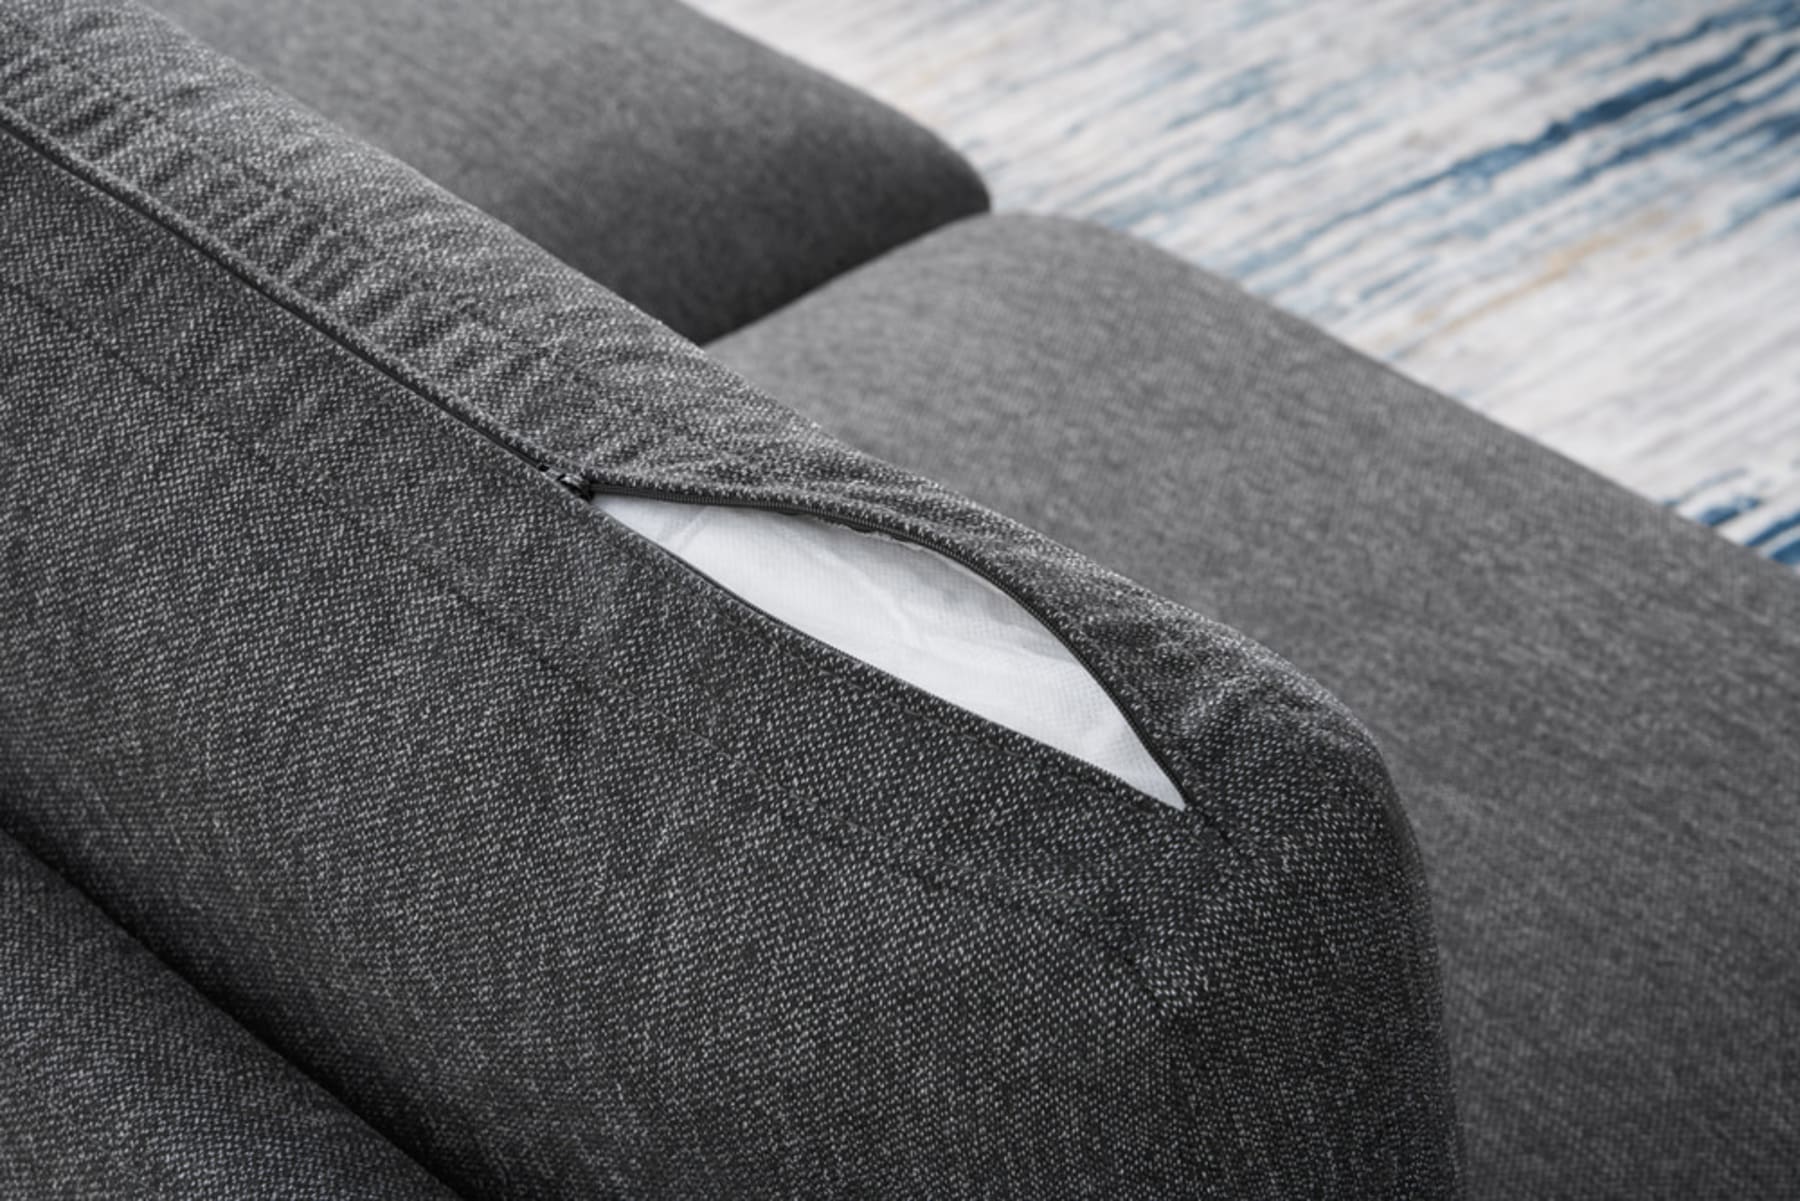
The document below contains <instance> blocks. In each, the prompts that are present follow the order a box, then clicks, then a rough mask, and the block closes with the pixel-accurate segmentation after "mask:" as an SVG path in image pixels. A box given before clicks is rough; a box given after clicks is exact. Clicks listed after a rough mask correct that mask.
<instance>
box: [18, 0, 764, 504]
mask: <svg viewBox="0 0 1800 1201" xmlns="http://www.w3.org/2000/svg"><path fill="white" fill-rule="evenodd" d="M0 21H7V22H9V23H11V24H13V25H14V26H15V27H16V28H18V29H20V30H21V31H23V32H24V33H25V34H27V35H28V36H30V37H32V38H33V39H34V40H35V41H36V43H37V49H38V51H39V53H41V54H43V55H45V56H46V57H48V58H50V59H51V60H52V61H53V62H54V64H55V65H57V66H60V67H62V68H63V69H64V71H65V72H67V73H70V74H73V75H76V76H79V77H80V78H79V79H78V80H77V81H76V83H77V85H78V86H79V85H80V84H82V83H83V82H85V84H86V85H87V86H89V87H91V88H93V89H96V90H98V91H100V92H101V93H103V94H104V95H106V96H108V97H110V98H111V99H112V100H114V101H116V102H117V103H118V104H119V105H120V106H121V107H123V108H125V109H127V110H129V111H130V112H132V113H134V114H135V115H137V116H139V117H141V118H142V119H144V120H147V121H149V122H150V123H151V124H152V125H155V126H156V127H157V128H159V129H161V130H163V131H164V132H165V133H166V134H168V135H169V137H171V138H173V139H174V140H175V141H176V143H177V144H179V145H180V146H181V147H183V148H184V149H186V150H188V151H189V152H191V153H193V154H195V155H197V156H198V157H199V158H201V159H203V160H204V161H205V162H207V163H209V164H211V165H212V166H214V167H217V168H220V169H221V170H224V171H227V172H229V173H231V174H233V175H236V176H237V177H239V178H240V179H241V180H242V181H243V182H245V183H247V184H249V185H250V186H252V187H254V188H258V189H260V190H262V191H263V192H264V193H266V194H267V195H270V196H274V197H277V198H279V199H281V200H283V201H285V202H286V203H287V204H288V205H290V206H291V207H292V208H294V209H295V210H298V212H299V213H300V214H301V215H302V216H304V217H306V218H308V219H310V220H312V221H314V222H316V223H317V224H318V225H319V226H320V227H321V228H322V229H324V230H326V231H327V232H328V233H330V234H331V235H332V236H333V237H335V238H338V239H341V240H342V241H345V242H348V243H350V244H351V245H352V246H354V247H357V248H359V249H360V250H361V251H362V252H363V254H364V257H365V259H367V260H370V261H372V262H374V263H376V264H378V265H380V266H382V267H384V268H386V269H387V270H389V271H392V272H393V273H394V274H395V275H396V276H398V277H399V278H400V279H401V280H402V281H404V282H405V283H407V284H408V285H410V286H409V289H408V292H409V295H410V296H412V297H414V298H416V299H421V300H423V301H425V302H426V303H428V304H434V305H442V306H443V307H447V308H450V309H451V310H452V311H453V312H455V313H456V314H457V315H458V316H461V317H463V318H465V319H467V320H468V321H469V322H471V323H472V324H474V325H476V326H479V327H480V328H481V329H483V330H485V331H487V332H488V333H489V334H490V335H491V336H493V337H494V338H497V339H499V340H500V342H501V343H502V344H503V345H504V346H505V347H507V348H509V349H511V350H513V351H514V352H517V353H522V354H524V355H526V356H528V357H530V358H531V359H532V360H534V361H541V362H542V363H543V364H544V366H545V368H546V369H547V370H548V371H549V372H550V373H551V374H552V375H560V376H562V377H563V378H564V379H565V380H569V381H573V382H576V383H580V384H585V385H586V386H587V387H588V388H589V389H591V390H592V391H594V392H596V393H598V394H599V395H600V396H602V397H605V398H606V401H607V403H615V404H620V405H622V406H624V407H627V408H630V409H632V410H634V411H636V412H637V413H638V414H639V415H641V416H643V417H646V418H650V419H654V420H656V421H658V422H662V423H665V424H675V425H678V426H679V427H680V437H679V439H678V441H679V444H680V445H683V446H687V447H691V448H696V449H699V450H703V451H705V452H706V453H707V454H709V455H716V456H718V457H720V458H724V459H727V460H729V461H730V462H732V463H734V464H736V465H737V466H739V467H741V468H743V469H744V470H745V471H746V472H747V473H749V474H751V475H752V476H760V475H761V472H760V470H759V469H758V467H757V465H756V464H755V463H752V462H750V461H749V460H747V459H745V458H744V457H743V456H742V455H741V454H740V453H738V452H735V451H732V450H730V449H728V448H722V447H718V446H714V445H713V444H712V443H710V442H708V441H706V440H705V439H703V438H702V437H701V435H700V434H699V432H698V431H696V430H694V429H693V428H692V426H691V425H690V424H688V423H687V422H685V421H682V420H679V416H678V415H677V418H676V419H675V420H673V421H671V414H670V413H668V412H663V411H660V410H657V409H655V408H653V407H652V406H651V405H649V404H648V403H646V402H645V401H644V400H642V399H641V398H639V397H636V396H632V395H629V394H623V393H620V394H615V393H614V392H613V391H612V390H611V389H609V388H607V387H606V385H605V384H604V383H603V382H602V381H601V380H599V379H598V378H597V377H595V376H594V375H592V374H591V373H590V369H589V368H587V367H585V366H582V365H580V364H571V363H568V362H567V361H565V360H564V359H562V358H561V357H560V355H558V354H557V353H556V352H554V351H552V350H549V349H548V348H546V347H545V346H544V345H543V344H542V343H540V342H534V341H531V340H530V339H528V338H527V336H526V335H525V334H524V333H522V332H521V331H519V330H516V329H513V328H511V327H510V326H508V325H507V324H506V323H505V322H504V320H503V319H502V318H499V317H497V316H495V315H494V314H493V313H491V312H490V311H489V310H487V309H486V308H483V307H482V306H481V305H480V303H479V301H478V300H477V299H476V298H474V297H471V296H469V295H468V294H467V293H465V292H462V291H460V290H458V289H457V288H455V287H454V286H449V285H448V284H447V282H446V281H445V280H444V279H443V278H442V277H437V278H432V277H427V276H425V275H424V274H423V273H421V272H420V271H419V270H418V268H417V266H416V265H414V264H411V263H407V262H402V261H400V260H398V259H396V258H395V257H393V256H392V255H391V254H390V253H389V252H388V251H386V250H384V249H383V248H382V247H381V246H380V245H379V244H377V243H376V242H374V241H373V240H371V239H370V238H369V236H368V235H367V234H364V233H362V232H360V231H357V230H349V229H345V228H344V227H343V226H341V225H339V224H338V223H337V222H335V221H333V220H332V219H331V218H330V217H329V216H328V215H326V214H325V213H323V212H321V211H320V210H319V209H318V208H316V207H315V206H313V205H311V204H309V203H308V202H306V201H305V200H302V199H301V198H300V197H298V196H296V195H294V194H293V193H292V192H290V191H288V190H287V189H286V188H285V187H283V186H282V185H281V184H280V183H278V182H276V181H274V180H271V179H269V178H268V177H267V176H266V175H264V174H263V173H262V172H261V171H260V170H259V169H257V168H255V167H253V166H250V165H249V164H246V163H243V162H241V161H239V160H237V159H232V158H224V157H221V156H220V154H219V153H218V152H216V151H214V150H213V149H212V148H211V147H210V146H208V145H206V144H205V143H204V142H202V141H201V140H200V135H198V134H196V133H193V132H190V131H188V130H187V129H185V128H183V127H182V125H181V124H180V122H179V119H178V118H176V117H175V116H173V115H172V114H170V113H168V112H167V111H165V110H164V109H162V108H161V107H160V106H158V105H157V104H156V103H155V102H154V101H152V100H150V99H148V98H147V97H143V96H140V95H138V94H136V93H134V92H129V91H126V90H125V88H124V87H123V86H122V85H120V84H118V83H116V82H114V81H113V80H111V79H109V78H107V77H105V76H102V75H100V74H98V73H97V71H95V70H94V69H93V68H90V67H89V66H87V65H86V64H84V63H81V62H78V61H76V60H75V59H73V58H71V57H70V56H69V52H68V51H66V50H64V49H63V48H62V47H60V46H57V45H55V44H53V43H51V42H49V41H48V39H47V38H46V37H45V35H44V34H43V33H42V32H41V31H40V30H38V29H37V28H35V27H33V26H30V25H26V24H24V23H23V22H20V21H19V20H18V19H17V18H15V17H10V16H7V15H6V14H4V13H0ZM132 186H133V187H134V188H137V187H138V185H136V184H133V185H132ZM432 186H433V187H434V188H435V187H436V185H432ZM140 190H143V189H140ZM145 194H146V195H151V194H152V193H149V192H148V191H147V190H145ZM446 195H448V194H447V193H446ZM158 199H159V201H160V197H159V198H158ZM452 199H453V198H452ZM160 202H161V203H164V204H167V202H166V201H160ZM455 203H457V204H459V205H460V204H462V203H463V202H462V201H455ZM209 215H210V214H209ZM203 227H204V228H206V229H207V232H208V233H210V234H212V236H214V237H216V238H219V240H220V241H225V239H224V237H223V236H222V235H220V234H219V233H217V231H215V230H213V229H212V228H211V226H210V225H205V226H203ZM226 244H227V245H230V246H231V247H232V249H233V250H235V251H237V253H238V254H239V255H240V256H242V257H243V258H244V259H245V260H246V261H248V262H249V263H250V264H251V265H253V266H255V267H256V268H257V270H258V271H260V272H261V273H263V274H265V275H268V276H270V277H271V278H273V279H276V280H279V281H280V282H281V283H282V284H284V285H285V286H286V287H287V288H288V289H289V290H290V291H292V292H294V293H295V294H296V295H299V296H304V297H306V299H308V300H309V301H311V302H312V303H313V304H315V305H320V306H326V305H327V304H328V302H326V301H324V300H321V299H319V298H318V297H316V296H312V295H310V294H308V293H306V292H302V291H301V290H300V289H299V288H298V287H296V286H295V285H293V284H292V283H290V282H289V281H288V280H286V279H285V278H283V277H282V276H281V275H280V274H279V273H276V272H274V271H272V270H271V269H270V268H269V267H267V266H266V265H265V264H263V263H262V262H260V261H259V260H258V259H257V258H256V257H255V256H253V255H252V254H251V252H249V251H247V250H245V249H244V248H243V247H242V246H240V245H238V244H237V243H235V242H228V243H226ZM659 340H660V339H659ZM651 349H653V350H657V351H661V350H663V349H664V348H663V347H661V346H655V347H652V348H651ZM383 353H384V354H386V355H387V356H388V357H390V358H393V359H397V360H399V361H401V362H405V363H407V364H408V366H410V367H412V369H413V370H414V371H415V372H417V373H418V374H420V375H425V376H429V375H431V374H433V373H431V372H428V371H424V370H422V369H420V368H419V367H417V366H416V365H414V364H413V363H412V362H411V360H409V359H406V358H404V357H403V356H401V355H399V354H396V353H394V352H393V351H391V350H388V349H386V348H385V347H384V348H383ZM671 357H676V356H671ZM677 361H683V362H687V361H691V360H689V359H687V358H686V357H685V356H680V357H677ZM444 390H445V391H448V389H444ZM465 407H467V408H468V409H470V410H471V411H472V412H474V413H477V414H479V415H480V416H481V418H482V420H483V421H484V422H485V423H487V424H488V425H491V426H492V427H493V428H495V429H498V430H501V431H504V432H505V433H506V434H507V435H508V437H509V438H510V439H511V440H512V441H513V443H514V444H515V445H517V446H519V447H521V448H525V449H529V450H530V451H531V452H532V453H533V454H536V455H539V456H542V457H543V458H545V459H547V460H549V461H551V462H553V463H555V464H556V465H557V466H559V467H570V468H574V469H576V470H577V471H580V472H585V471H586V466H585V464H584V463H583V462H582V461H580V460H577V459H571V458H568V457H566V456H564V455H562V454H560V453H557V452H555V451H551V450H549V449H548V448H546V447H544V446H542V445H540V444H538V443H537V442H535V441H533V440H532V439H530V438H526V437H524V436H523V435H520V434H519V433H518V432H517V431H514V430H512V429H510V428H509V427H507V426H505V425H503V424H501V423H500V422H499V421H497V420H496V419H495V418H493V417H492V416H491V415H489V414H488V413H487V411H486V410H484V409H482V408H480V407H479V406H476V405H469V404H466V402H465Z"/></svg>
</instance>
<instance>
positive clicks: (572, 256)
mask: <svg viewBox="0 0 1800 1201" xmlns="http://www.w3.org/2000/svg"><path fill="white" fill-rule="evenodd" d="M152 7H155V8H158V9H160V10H162V11H164V12H166V13H167V14H168V15H169V16H171V17H172V18H174V19H175V20H176V21H177V22H178V23H180V24H182V25H183V26H185V27H186V28H187V29H188V30H189V31H190V32H192V33H193V34H194V35H195V36H196V37H198V38H199V39H200V40H201V41H202V42H206V43H208V44H210V45H213V46H215V47H217V48H218V49H220V50H221V51H223V52H224V53H225V54H227V55H229V56H230V57H232V58H234V59H237V60H238V61H240V62H242V63H243V64H245V65H246V66H248V67H250V68H252V69H253V70H255V71H256V72H257V73H259V74H261V75H262V76H263V77H264V78H266V79H268V80H269V81H270V82H271V83H273V84H274V85H275V86H276V87H278V88H281V89H282V90H283V91H286V92H288V93H290V94H292V95H293V96H296V97H298V98H299V99H301V100H303V101H305V102H306V103H307V104H310V105H311V106H313V107H314V108H316V109H318V110H319V111H320V112H322V113H324V114H325V115H326V116H327V117H328V118H330V119H331V120H333V121H335V122H337V123H338V124H340V125H342V126H344V127H346V128H347V129H349V130H351V131H352V132H354V133H357V134H359V135H361V136H362V137H364V138H366V139H367V140H369V141H370V142H372V143H374V144H375V145H377V146H380V147H382V148H384V149H386V150H387V151H389V152H390V153H392V154H394V155H395V156H396V157H397V158H399V159H400V160H401V161H403V162H405V163H407V164H409V165H410V166H412V167H414V168H416V169H418V170H419V171H422V172H423V173H424V174H425V175H427V176H429V177H430V178H432V179H433V180H435V181H436V182H438V183H439V184H442V185H443V186H444V187H446V188H448V189H449V190H450V191H452V192H455V193H456V194H457V195H459V196H461V197H462V198H463V199H465V200H468V201H470V202H471V203H473V204H474V205H476V206H477V207H478V208H482V209H485V210H486V211H487V212H489V213H491V214H493V215H494V216H496V217H498V218H500V219H501V220H503V221H505V222H506V223H508V224H509V225H511V226H512V227H513V228H515V229H517V230H519V231H520V232H522V233H524V234H525V235H526V236H527V237H529V238H531V239H533V240H534V241H536V242H537V243H538V244H540V245H542V246H544V247H545V248H547V249H548V250H550V251H551V253H553V254H556V255H557V256H559V257H560V258H562V259H563V260H564V261H565V262H567V263H570V264H572V265H573V266H575V267H576V268H578V269H579V270H581V271H584V272H586V273H587V274H588V275H590V276H592V277H593V278H594V279H596V280H599V281H600V282H601V283H603V284H605V285H606V286H607V287H608V288H610V289H612V290H613V291H615V292H617V293H619V294H620V295H622V296H624V297H625V298H626V299H627V300H630V301H631V302H633V303H634V304H637V305H639V306H640V307H642V308H644V309H645V310H647V311H648V312H650V313H651V314H652V315H654V316H656V317H659V318H661V319H662V320H664V321H666V322H668V323H669V324H670V325H672V326H673V327H675V328H676V329H677V330H679V331H681V332H682V333H684V334H687V335H688V336H689V337H693V338H700V339H706V338H711V337H714V336H716V335H718V334H721V333H724V332H725V331H727V330H729V329H732V328H734V327H736V326H738V325H740V324H742V323H743V322H745V321H748V320H750V319H752V318H754V317H757V316H760V315H762V314H763V313H766V312H768V311H769V310H770V309H773V308H775V307H776V306H778V305H780V304H783V303H785V302H786V301H788V300H791V299H793V298H794V297H795V296H798V295H799V294H800V293H802V292H804V291H805V290H806V289H808V288H810V287H812V286H814V285H815V284H818V283H820V282H822V281H824V280H826V279H828V278H830V277H831V276H832V275H834V274H836V273H837V272H839V271H842V270H844V269H845V268H847V267H851V266H854V265H855V264H857V263H860V262H862V261H863V260H865V259H867V258H870V257H872V256H873V255H875V254H878V253H879V252H881V251H883V250H886V249H887V248H888V247H890V246H894V245H897V244H899V243H900V242H903V241H905V240H906V239H908V238H911V237H913V236H915V235H917V234H920V233H924V232H925V231H927V230H929V229H931V228H933V227H935V226H937V225H939V224H942V223H943V222H945V221H949V220H952V219H954V218H957V217H961V216H965V215H967V214H969V213H973V212H976V211H978V210H980V209H984V208H986V207H987V193H986V191H985V190H984V188H983V186H982V184H981V181H980V179H979V177H977V176H976V175H975V173H974V171H973V170H972V169H970V167H969V166H968V164H966V163H965V162H963V160H962V159H961V158H960V157H958V156H957V155H956V154H955V153H954V152H952V151H951V150H950V149H949V148H948V147H946V146H945V145H943V143H941V142H940V141H938V139H937V138H935V137H933V136H932V135H931V134H929V133H927V132H926V131H925V130H923V129H921V128H919V127H918V126H917V125H915V124H914V123H912V122H911V121H909V120H907V119H906V118H904V117H902V116H901V115H900V114H898V113H896V112H894V111H892V110H890V109H888V108H886V107H885V106H883V105H881V104H879V103H878V102H876V101H874V100H872V99H870V98H869V97H867V96H864V95H862V94H861V93H859V92H856V91H854V90H852V89H850V88H847V87H844V86H843V85H841V84H839V83H837V82H836V81H834V80H830V79H827V78H825V77H824V76H821V75H819V74H818V73H817V72H814V71H812V70H810V69H808V68H806V67H803V66H801V65H800V64H799V63H796V62H793V61H792V60H790V59H787V58H785V57H783V56H781V55H779V54H777V53H775V52H774V51H772V50H769V49H767V48H765V47H763V46H761V45H758V44H756V43H754V42H752V41H750V40H748V39H746V38H744V37H741V36H739V35H738V34H737V33H735V32H733V31H731V30H729V29H726V28H725V27H724V26H721V25H719V24H717V23H715V22H713V21H711V20H708V19H707V18H705V17H703V16H701V15H700V14H698V13H696V12H694V11H692V10H691V9H689V8H687V7H686V6H684V5H681V4H678V3H673V2H672V0H507V2H506V3H494V2H492V0H413V2H395V0H382V2H381V3H372V2H370V0H282V2H281V3H268V2H266V0H157V2H156V3H155V4H153V5H152Z"/></svg>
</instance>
